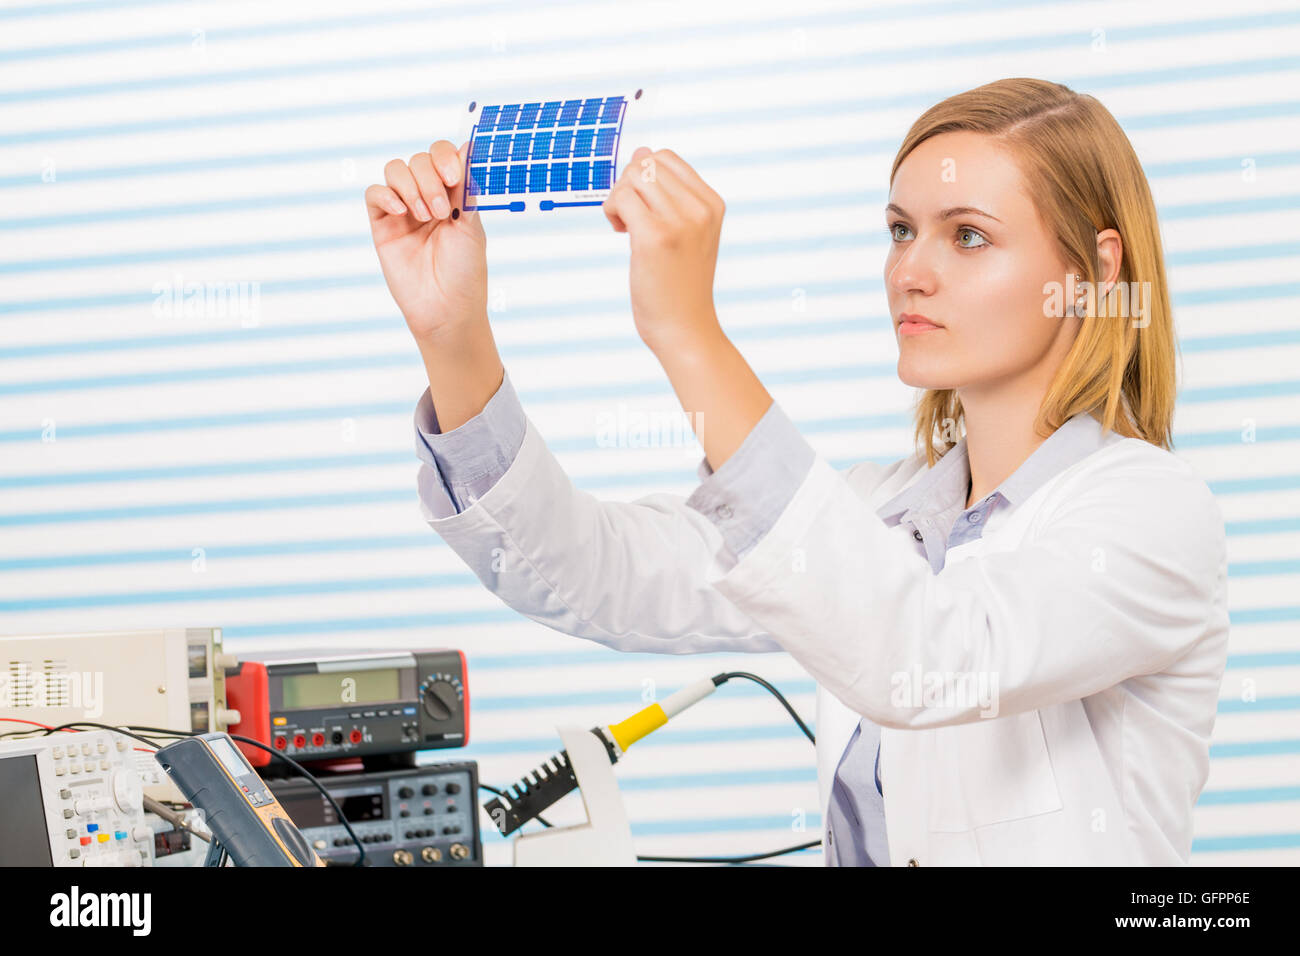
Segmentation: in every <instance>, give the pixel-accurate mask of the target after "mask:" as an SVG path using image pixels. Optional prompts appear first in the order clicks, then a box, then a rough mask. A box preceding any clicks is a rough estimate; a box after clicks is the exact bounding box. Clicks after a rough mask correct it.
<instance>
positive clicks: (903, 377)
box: [898, 359, 959, 389]
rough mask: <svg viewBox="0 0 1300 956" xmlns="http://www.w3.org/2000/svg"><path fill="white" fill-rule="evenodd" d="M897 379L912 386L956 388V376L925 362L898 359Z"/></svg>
mask: <svg viewBox="0 0 1300 956" xmlns="http://www.w3.org/2000/svg"><path fill="white" fill-rule="evenodd" d="M898 380H899V381H900V382H902V383H903V384H904V385H910V386H911V387H912V388H936V389H938V388H956V387H957V385H958V384H959V382H958V379H957V377H956V376H954V375H952V374H951V373H949V372H948V371H947V370H946V369H942V368H934V367H931V366H929V365H928V364H927V363H925V362H916V361H908V360H904V359H899V361H898Z"/></svg>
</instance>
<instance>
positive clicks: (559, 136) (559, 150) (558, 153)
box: [551, 129, 573, 159]
mask: <svg viewBox="0 0 1300 956" xmlns="http://www.w3.org/2000/svg"><path fill="white" fill-rule="evenodd" d="M572 144H573V130H571V129H557V130H556V131H555V140H554V141H553V144H552V146H551V156H552V157H553V158H554V159H568V158H569V156H571V155H572V151H571V147H572Z"/></svg>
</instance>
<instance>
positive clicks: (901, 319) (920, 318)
mask: <svg viewBox="0 0 1300 956" xmlns="http://www.w3.org/2000/svg"><path fill="white" fill-rule="evenodd" d="M905 322H906V323H913V324H915V325H924V326H930V327H933V328H937V329H941V328H943V326H942V325H940V324H939V323H938V322H936V321H934V319H931V318H928V317H926V316H924V315H922V314H921V313H919V312H901V313H899V316H898V324H899V325H902V324H903V323H905Z"/></svg>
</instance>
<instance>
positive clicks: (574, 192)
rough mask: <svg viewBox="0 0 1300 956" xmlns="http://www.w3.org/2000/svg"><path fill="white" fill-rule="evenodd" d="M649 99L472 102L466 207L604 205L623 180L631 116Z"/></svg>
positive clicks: (513, 209) (616, 97)
mask: <svg viewBox="0 0 1300 956" xmlns="http://www.w3.org/2000/svg"><path fill="white" fill-rule="evenodd" d="M644 93H645V90H643V89H638V90H636V91H634V92H630V93H625V94H612V95H608V96H577V97H573V96H570V97H554V98H551V99H541V98H539V99H529V100H523V101H521V102H503V103H496V102H478V101H474V102H472V103H470V104H469V151H468V154H467V157H466V162H465V167H466V168H465V208H466V209H473V210H477V211H479V212H487V211H495V210H503V211H507V212H524V211H526V210H528V209H536V210H540V211H543V212H549V211H552V210H555V209H564V208H570V207H577V206H599V205H601V204H602V203H604V201H605V199H606V198H607V197H608V196H609V191H610V189H612V188H613V186H614V181H615V179H616V178H617V176H618V150H619V147H620V145H622V141H623V139H624V135H623V134H624V130H625V123H626V121H627V119H628V115H629V112H631V111H635V110H637V109H640V108H644V107H643V103H644V100H643V95H644Z"/></svg>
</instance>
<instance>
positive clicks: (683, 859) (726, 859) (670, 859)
mask: <svg viewBox="0 0 1300 956" xmlns="http://www.w3.org/2000/svg"><path fill="white" fill-rule="evenodd" d="M821 845H822V841H821V840H812V841H810V842H808V843H800V844H799V845H798V846H788V847H786V848H785V849H784V850H773V851H772V852H771V853H753V854H751V855H749V856H638V857H637V859H638V860H645V861H646V862H649V863H751V862H753V861H754V860H766V859H767V858H768V857H773V856H781V855H782V854H785V853H797V852H799V851H800V850H811V849H812V848H813V847H815V846H821Z"/></svg>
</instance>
